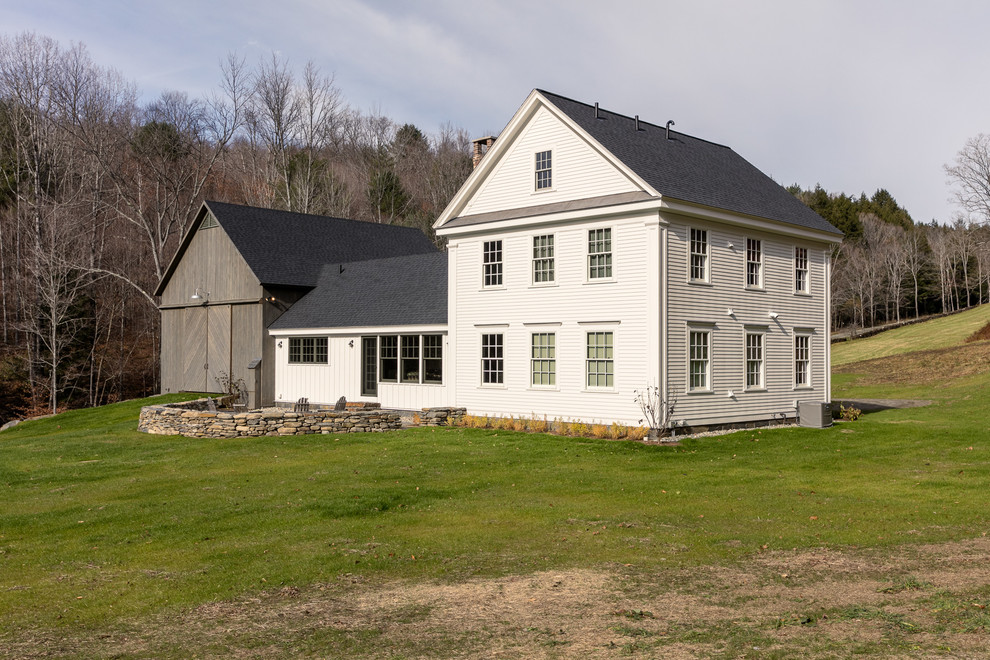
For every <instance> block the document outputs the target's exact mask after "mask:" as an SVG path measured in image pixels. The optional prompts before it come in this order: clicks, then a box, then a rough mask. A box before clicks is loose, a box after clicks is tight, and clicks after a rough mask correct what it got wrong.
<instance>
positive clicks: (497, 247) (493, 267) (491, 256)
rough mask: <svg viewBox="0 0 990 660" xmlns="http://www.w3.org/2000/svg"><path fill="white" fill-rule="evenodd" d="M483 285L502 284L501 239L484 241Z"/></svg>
mask: <svg viewBox="0 0 990 660" xmlns="http://www.w3.org/2000/svg"><path fill="white" fill-rule="evenodd" d="M484 248H485V250H484V275H485V286H502V241H485V246H484Z"/></svg>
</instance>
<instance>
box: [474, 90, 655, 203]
mask: <svg viewBox="0 0 990 660" xmlns="http://www.w3.org/2000/svg"><path fill="white" fill-rule="evenodd" d="M546 150H551V151H552V152H553V153H552V160H551V167H552V184H553V185H552V187H551V188H550V189H549V190H540V191H537V190H536V181H535V171H536V169H535V168H536V161H535V157H536V153H537V152H540V151H546ZM640 189H641V188H640V187H639V186H637V185H636V184H635V183H633V181H631V180H630V179H629V178H628V177H627V176H626V175H625V174H623V173H622V172H621V171H620V170H619V169H617V168H616V167H615V166H614V165H612V164H611V163H609V162H608V161H606V159H605V158H604V157H603V156H602V155H601V153H599V152H598V151H596V150H595V149H594V148H593V147H592V146H591V145H590V144H589V143H588V142H586V141H585V140H583V139H582V138H581V137H580V136H579V135H578V134H577V133H575V132H574V131H572V130H571V129H570V128H568V127H567V126H566V125H565V124H564V123H563V122H561V120H560V119H558V118H557V117H556V116H554V114H553V113H552V112H550V111H549V110H548V109H547V108H546V107H540V108H539V109H538V110H537V111H536V113H535V114H534V116H533V118H532V119H531V120H530V123H529V125H528V126H527V128H526V130H525V131H523V133H522V134H521V135H520V136H519V138H518V139H517V140H515V142H513V143H512V144H511V145H509V149H508V151H507V152H506V153H505V154H503V155H502V157H501V159H500V160H499V162H498V163H497V164H496V166H495V168H494V170H493V171H492V173H491V174H490V175H489V176H488V177H487V179H486V180H485V182H484V183H483V184H482V186H481V188H480V189H479V190H478V191H477V192H476V193H475V194H474V196H473V197H472V198H471V199H470V200H469V201H468V203H467V205H466V206H465V208H464V209H463V210H462V211H461V213H460V214H461V215H474V214H478V213H486V212H489V211H502V210H505V209H515V208H525V207H528V206H537V205H541V204H552V203H556V202H565V201H573V200H578V199H586V198H589V197H598V196H601V195H610V194H614V193H625V192H634V191H637V190H640Z"/></svg>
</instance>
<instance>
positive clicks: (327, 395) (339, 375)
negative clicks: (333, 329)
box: [272, 327, 450, 410]
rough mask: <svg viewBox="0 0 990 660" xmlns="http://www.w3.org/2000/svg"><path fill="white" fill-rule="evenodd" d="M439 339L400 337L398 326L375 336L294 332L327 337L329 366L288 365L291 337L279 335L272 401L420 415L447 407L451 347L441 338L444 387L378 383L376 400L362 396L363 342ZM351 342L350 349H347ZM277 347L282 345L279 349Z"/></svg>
mask: <svg viewBox="0 0 990 660" xmlns="http://www.w3.org/2000/svg"><path fill="white" fill-rule="evenodd" d="M379 334H382V335H392V334H395V335H402V334H417V335H419V334H443V333H438V332H436V331H428V332H427V331H423V332H421V331H419V330H418V329H417V330H416V331H415V332H407V333H404V332H403V329H402V328H401V327H397V328H390V329H382V330H380V331H376V332H374V333H360V334H346V335H328V334H327V332H326V331H325V330H323V331H321V330H314V331H313V332H312V333H307V334H305V335H303V334H300V333H299V332H298V331H296V332H294V333H293V336H297V337H299V336H306V337H328V341H327V357H328V364H289V337H288V336H287V335H281V334H278V333H277V332H276V333H275V334H273V336H272V340H273V342H274V345H275V360H276V368H275V402H276V403H283V404H285V403H294V402H296V401H298V400H299V399H300V398H302V397H306V398H308V399H309V402H310V404H315V405H327V406H332V405H334V404H335V403H336V402H337V400H338V399H339V398H340V397H344V398H345V399H347V400H348V401H370V402H377V403H380V404H381V406H382V407H383V408H393V409H398V410H421V409H423V408H429V407H434V406H445V405H448V402H447V392H448V388H447V384H446V383H447V374H448V373H449V362H450V359H449V355H450V352H449V346H448V343H447V341H446V336H444V340H445V341H444V346H443V349H444V354H443V356H444V360H443V369H444V377H443V380H444V382H443V384H440V385H436V384H416V383H382V382H379V383H378V396H377V397H374V396H367V395H363V394H362V393H361V376H362V373H361V338H362V337H363V336H371V335H379ZM352 342H353V346H352V345H351V344H352ZM279 344H281V346H279Z"/></svg>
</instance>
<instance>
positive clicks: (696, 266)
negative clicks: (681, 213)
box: [691, 227, 708, 282]
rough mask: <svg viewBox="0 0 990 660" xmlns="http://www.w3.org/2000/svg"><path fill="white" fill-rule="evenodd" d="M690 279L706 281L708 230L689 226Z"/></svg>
mask: <svg viewBox="0 0 990 660" xmlns="http://www.w3.org/2000/svg"><path fill="white" fill-rule="evenodd" d="M691 280H693V281H695V282H707V281H708V230H706V229H695V228H693V227H692V228H691Z"/></svg>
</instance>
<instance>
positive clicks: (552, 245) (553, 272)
mask: <svg viewBox="0 0 990 660" xmlns="http://www.w3.org/2000/svg"><path fill="white" fill-rule="evenodd" d="M532 238H533V240H532V243H531V244H532V257H531V258H530V283H531V284H532V285H533V286H556V284H557V250H556V245H557V235H556V234H554V233H549V234H534V235H533V237H532ZM541 238H542V239H549V244H548V245H545V246H540V247H538V246H537V244H536V242H537V241H538V240H539V239H541ZM547 247H548V248H549V251H550V255H549V256H545V257H537V256H536V255H537V252H536V251H537V250H538V249H546V248H547ZM539 261H549V262H550V279H548V280H544V281H537V279H536V273H537V270H536V268H537V266H536V264H537V262H539Z"/></svg>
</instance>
